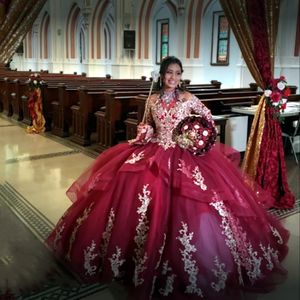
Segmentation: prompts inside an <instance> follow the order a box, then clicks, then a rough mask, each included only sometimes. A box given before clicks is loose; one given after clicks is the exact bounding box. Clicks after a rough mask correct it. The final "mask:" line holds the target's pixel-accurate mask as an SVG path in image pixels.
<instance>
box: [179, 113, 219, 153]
mask: <svg viewBox="0 0 300 300" xmlns="http://www.w3.org/2000/svg"><path fill="white" fill-rule="evenodd" d="M217 134H218V132H217V129H216V127H215V125H214V122H213V121H209V120H207V118H205V117H203V116H200V115H190V116H188V117H186V118H184V119H183V120H182V121H180V122H179V124H178V125H177V127H176V128H175V129H174V130H173V140H174V141H175V142H176V143H177V144H178V146H179V147H181V148H184V149H187V150H189V151H191V152H192V153H193V154H194V155H204V154H205V153H207V152H208V151H209V150H210V149H211V148H212V147H213V146H214V144H215V142H216V139H217Z"/></svg>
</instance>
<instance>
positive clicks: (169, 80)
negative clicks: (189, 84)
mask: <svg viewBox="0 0 300 300" xmlns="http://www.w3.org/2000/svg"><path fill="white" fill-rule="evenodd" d="M181 74H182V73H181V68H180V66H179V65H178V64H170V65H169V66H168V68H167V71H166V74H165V75H164V77H163V83H164V89H167V90H168V89H175V88H176V87H177V86H178V85H179V83H180V79H181Z"/></svg>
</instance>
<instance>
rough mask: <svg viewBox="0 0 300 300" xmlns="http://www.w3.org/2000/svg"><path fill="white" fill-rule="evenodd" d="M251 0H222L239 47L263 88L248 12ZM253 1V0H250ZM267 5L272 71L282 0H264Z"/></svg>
mask: <svg viewBox="0 0 300 300" xmlns="http://www.w3.org/2000/svg"><path fill="white" fill-rule="evenodd" d="M247 1H249V0H220V3H221V5H222V7H223V10H224V12H225V14H226V17H227V19H228V21H229V24H230V27H231V28H232V31H233V32H234V36H235V38H236V39H237V42H238V44H239V47H240V49H241V52H242V55H243V58H244V60H245V62H246V64H247V67H248V69H249V71H250V73H251V75H252V76H253V78H254V80H255V81H256V83H257V84H258V86H259V87H261V88H262V89H265V88H266V85H265V82H264V78H263V77H262V74H261V73H260V71H259V68H258V65H257V64H256V61H255V58H254V47H253V38H252V33H251V30H250V25H249V22H248V19H249V18H248V13H247V9H246V3H247ZM250 1H251V0H250ZM262 1H264V5H265V13H266V22H267V32H268V43H269V52H270V53H269V57H270V65H271V68H272V73H273V70H274V53H275V43H276V36H277V28H278V20H279V2H280V0H262Z"/></svg>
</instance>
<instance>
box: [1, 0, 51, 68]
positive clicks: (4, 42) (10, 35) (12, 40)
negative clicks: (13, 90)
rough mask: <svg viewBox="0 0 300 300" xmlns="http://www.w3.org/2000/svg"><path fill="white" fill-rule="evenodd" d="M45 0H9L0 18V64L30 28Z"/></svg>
mask: <svg viewBox="0 0 300 300" xmlns="http://www.w3.org/2000/svg"><path fill="white" fill-rule="evenodd" d="M46 1H47V0H11V1H10V5H9V9H8V11H7V13H6V14H5V15H4V16H2V20H0V64H3V63H6V62H7V61H8V60H9V59H10V58H11V57H12V55H13V54H14V53H15V51H16V49H17V48H18V46H19V45H20V43H21V42H22V40H23V39H24V37H25V35H26V33H27V32H28V31H29V30H30V29H31V27H32V24H33V23H34V21H35V19H36V18H37V16H38V14H39V12H40V11H41V9H42V8H43V6H44V4H45V2H46Z"/></svg>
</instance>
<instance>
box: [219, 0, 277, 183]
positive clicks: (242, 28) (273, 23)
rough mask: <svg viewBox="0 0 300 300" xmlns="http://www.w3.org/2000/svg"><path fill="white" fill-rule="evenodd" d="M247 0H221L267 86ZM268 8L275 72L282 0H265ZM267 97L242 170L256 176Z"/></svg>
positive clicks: (252, 65) (249, 62)
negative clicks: (258, 56) (255, 47)
mask: <svg viewBox="0 0 300 300" xmlns="http://www.w3.org/2000/svg"><path fill="white" fill-rule="evenodd" d="M247 1H251V0H220V3H221V5H222V7H223V10H224V12H225V14H226V17H227V18H228V21H229V24H230V26H231V28H232V30H233V32H234V35H235V38H236V39H237V42H238V44H239V46H240V49H241V52H242V55H243V58H244V60H245V62H246V64H247V66H248V69H249V71H250V73H251V75H252V76H253V78H254V80H255V81H256V83H257V84H258V86H259V87H260V88H262V89H265V88H266V85H267V82H266V80H265V78H264V76H263V74H262V73H261V72H260V68H259V66H258V64H257V62H256V60H255V49H254V40H253V36H252V32H251V28H250V24H249V16H248V12H247ZM262 1H263V2H264V7H265V20H266V27H267V28H266V29H267V35H268V45H269V60H270V61H269V63H270V67H271V72H272V74H273V71H274V56H275V54H274V53H275V43H276V36H277V28H278V21H279V3H280V0H262ZM263 99H264V98H262V99H261V100H260V105H259V107H260V109H257V111H256V115H255V118H254V122H253V123H252V127H251V133H250V136H249V140H248V144H247V149H246V153H245V156H244V160H243V163H242V169H243V170H244V171H245V172H246V173H247V174H249V175H250V176H251V177H252V178H253V179H255V175H256V169H257V163H258V158H259V157H258V156H259V151H260V144H261V139H262V136H263V134H262V132H263V129H264V122H263V120H264V116H262V113H263V114H264V109H262V108H263V107H264V105H263V104H262V103H263V102H264V101H263Z"/></svg>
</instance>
